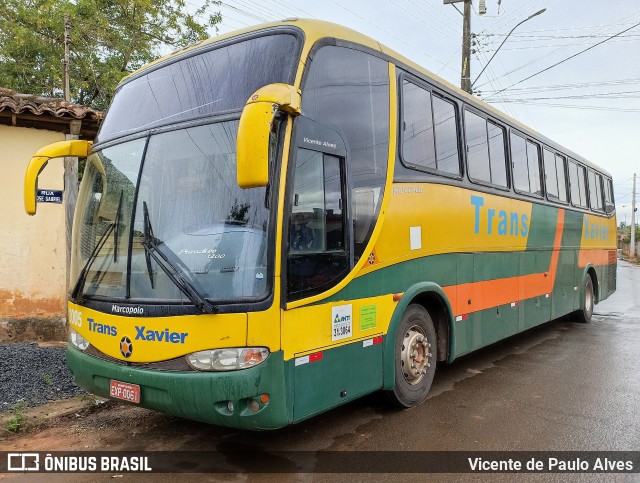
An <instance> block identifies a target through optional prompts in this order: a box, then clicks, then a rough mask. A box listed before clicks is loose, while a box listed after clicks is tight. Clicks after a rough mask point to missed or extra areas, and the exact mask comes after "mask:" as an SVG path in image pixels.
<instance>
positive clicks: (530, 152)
mask: <svg viewBox="0 0 640 483" xmlns="http://www.w3.org/2000/svg"><path fill="white" fill-rule="evenodd" d="M527 159H528V160H529V186H530V189H531V193H532V194H534V195H536V196H542V185H541V183H540V146H538V145H537V144H535V143H532V142H531V141H527Z"/></svg>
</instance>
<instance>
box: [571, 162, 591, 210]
mask: <svg viewBox="0 0 640 483" xmlns="http://www.w3.org/2000/svg"><path fill="white" fill-rule="evenodd" d="M585 174H586V173H585V168H584V166H580V165H579V164H578V163H576V162H575V161H574V160H573V159H572V160H570V161H569V177H570V179H571V204H572V205H573V206H578V207H580V208H586V207H587V203H588V202H587V188H586V183H585V181H586V180H585Z"/></svg>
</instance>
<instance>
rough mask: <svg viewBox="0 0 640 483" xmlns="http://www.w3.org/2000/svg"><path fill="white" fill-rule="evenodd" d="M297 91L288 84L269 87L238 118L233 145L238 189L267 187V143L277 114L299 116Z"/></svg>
mask: <svg viewBox="0 0 640 483" xmlns="http://www.w3.org/2000/svg"><path fill="white" fill-rule="evenodd" d="M300 103H301V95H300V90H299V89H296V88H295V87H293V86H290V85H288V84H269V85H266V86H264V87H262V88H260V89H258V90H257V91H256V92H255V93H254V94H253V95H252V96H251V97H250V98H249V100H248V101H247V103H246V104H245V106H244V109H243V110H242V115H241V116H240V124H239V126H238V139H237V146H236V159H237V178H238V186H239V187H240V188H255V187H259V186H266V185H267V183H268V182H269V151H270V150H269V142H270V138H271V129H272V124H273V120H274V118H275V116H276V115H277V113H278V111H284V112H287V113H289V114H291V115H294V116H297V115H299V114H300Z"/></svg>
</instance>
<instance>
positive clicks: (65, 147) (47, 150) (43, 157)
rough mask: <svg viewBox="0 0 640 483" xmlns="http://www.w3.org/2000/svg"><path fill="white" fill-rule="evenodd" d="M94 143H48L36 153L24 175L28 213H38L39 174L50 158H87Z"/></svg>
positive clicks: (74, 141)
mask: <svg viewBox="0 0 640 483" xmlns="http://www.w3.org/2000/svg"><path fill="white" fill-rule="evenodd" d="M92 144H93V143H92V142H91V141H80V140H73V141H60V142H57V143H52V144H48V145H47V146H45V147H43V148H40V149H39V150H38V151H37V152H36V154H34V156H33V157H32V158H31V161H29V164H28V165H27V172H26V173H25V175H24V210H25V211H26V212H27V214H28V215H35V214H36V208H37V199H36V191H37V189H38V176H39V175H40V173H41V172H42V170H43V169H44V168H45V167H46V166H47V163H48V162H49V160H50V159H52V158H62V157H64V156H74V157H80V158H86V157H87V155H88V153H89V149H91V145H92Z"/></svg>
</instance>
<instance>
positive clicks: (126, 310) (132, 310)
mask: <svg viewBox="0 0 640 483" xmlns="http://www.w3.org/2000/svg"><path fill="white" fill-rule="evenodd" d="M111 313H113V314H124V315H144V308H143V307H128V306H124V307H123V306H122V305H117V304H113V305H112V306H111Z"/></svg>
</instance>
